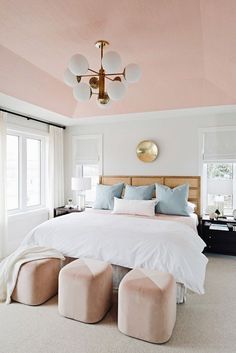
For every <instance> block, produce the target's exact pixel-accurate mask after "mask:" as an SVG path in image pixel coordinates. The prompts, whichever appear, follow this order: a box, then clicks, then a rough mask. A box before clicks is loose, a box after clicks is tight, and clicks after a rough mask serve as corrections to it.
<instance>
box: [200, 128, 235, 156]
mask: <svg viewBox="0 0 236 353" xmlns="http://www.w3.org/2000/svg"><path fill="white" fill-rule="evenodd" d="M203 160H204V161H206V162H210V161H228V160H236V127H229V128H227V129H225V128H224V129H222V130H216V131H207V132H205V133H204V143H203Z"/></svg>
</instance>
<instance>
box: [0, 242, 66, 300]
mask: <svg viewBox="0 0 236 353" xmlns="http://www.w3.org/2000/svg"><path fill="white" fill-rule="evenodd" d="M46 258H56V259H60V260H64V259H65V258H64V256H63V255H62V253H61V252H59V251H57V250H55V249H52V248H48V247H44V246H37V245H34V246H20V247H19V248H18V249H17V250H16V251H14V252H13V253H12V254H10V255H9V256H8V257H6V258H5V259H4V260H2V261H1V262H0V302H6V304H9V303H10V302H11V295H12V293H13V291H14V288H15V285H16V281H17V277H18V273H19V271H20V268H21V266H22V265H23V264H25V263H27V262H29V261H34V260H41V259H46Z"/></svg>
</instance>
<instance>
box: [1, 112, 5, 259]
mask: <svg viewBox="0 0 236 353" xmlns="http://www.w3.org/2000/svg"><path fill="white" fill-rule="evenodd" d="M6 118H7V114H6V113H3V112H0V259H2V258H3V257H4V256H5V255H6V253H7V197H6V189H7V185H6V184H7V160H6V157H7V146H6V141H7V127H6Z"/></svg>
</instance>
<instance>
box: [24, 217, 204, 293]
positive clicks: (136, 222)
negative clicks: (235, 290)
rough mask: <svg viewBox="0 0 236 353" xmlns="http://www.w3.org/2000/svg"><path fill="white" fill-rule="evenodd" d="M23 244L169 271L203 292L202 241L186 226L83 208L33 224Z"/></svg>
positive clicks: (115, 263)
mask: <svg viewBox="0 0 236 353" xmlns="http://www.w3.org/2000/svg"><path fill="white" fill-rule="evenodd" d="M22 245H39V246H46V247H50V248H54V249H56V250H58V251H60V252H61V253H62V254H63V255H64V256H69V257H75V258H79V257H88V258H96V259H100V260H104V261H107V262H109V263H111V264H114V265H119V266H124V267H128V268H134V267H143V268H149V269H158V270H160V271H167V272H170V273H172V274H173V276H174V277H175V280H176V282H180V283H183V284H184V285H185V286H186V287H187V288H189V289H191V290H192V291H194V292H196V293H200V294H203V293H204V279H205V271H206V265H207V262H208V260H207V258H206V257H205V256H204V255H203V254H202V250H203V249H204V247H205V243H204V242H203V240H202V239H201V238H200V237H199V236H198V234H197V233H196V232H195V231H194V229H193V228H191V227H190V226H189V225H186V224H183V223H179V222H176V221H169V220H158V217H154V218H145V217H136V216H127V215H116V214H111V213H110V212H94V211H89V210H86V211H85V212H81V213H71V214H69V215H66V216H61V217H57V218H53V219H51V220H49V221H46V222H45V223H43V224H40V225H39V226H37V227H36V228H34V229H33V230H32V231H31V232H30V233H29V234H28V235H27V236H26V238H25V239H24V241H23V244H22Z"/></svg>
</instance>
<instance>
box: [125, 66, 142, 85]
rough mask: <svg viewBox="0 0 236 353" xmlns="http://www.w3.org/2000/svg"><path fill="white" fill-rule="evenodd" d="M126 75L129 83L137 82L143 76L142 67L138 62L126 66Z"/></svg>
mask: <svg viewBox="0 0 236 353" xmlns="http://www.w3.org/2000/svg"><path fill="white" fill-rule="evenodd" d="M124 76H125V79H126V81H127V82H129V83H134V82H137V81H138V80H140V78H141V69H140V67H139V66H138V65H137V64H129V65H127V66H126V67H125V70H124Z"/></svg>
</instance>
